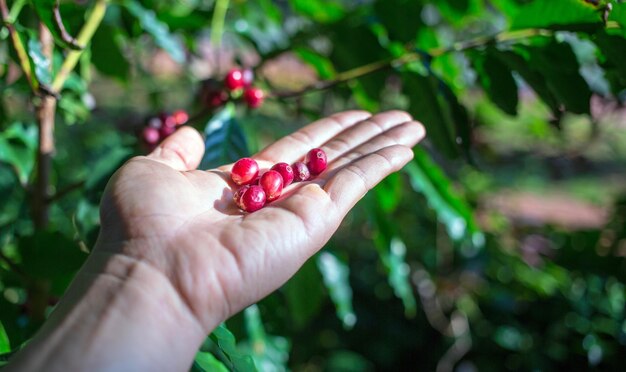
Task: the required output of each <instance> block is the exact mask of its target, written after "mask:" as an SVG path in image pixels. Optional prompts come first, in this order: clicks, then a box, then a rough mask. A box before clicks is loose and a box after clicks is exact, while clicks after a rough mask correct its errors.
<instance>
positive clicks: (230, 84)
mask: <svg viewBox="0 0 626 372" xmlns="http://www.w3.org/2000/svg"><path fill="white" fill-rule="evenodd" d="M224 86H225V87H226V88H227V89H228V90H237V89H241V88H243V86H244V82H243V72H242V71H241V70H240V69H238V68H234V69H232V70H230V71H228V73H227V74H226V77H225V78H224Z"/></svg>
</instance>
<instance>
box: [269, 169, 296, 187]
mask: <svg viewBox="0 0 626 372" xmlns="http://www.w3.org/2000/svg"><path fill="white" fill-rule="evenodd" d="M271 170H275V171H276V172H278V173H280V175H281V176H282V177H283V187H287V186H289V184H291V183H292V182H293V177H294V174H293V168H291V166H290V165H289V164H287V163H277V164H274V166H273V167H272V168H271Z"/></svg>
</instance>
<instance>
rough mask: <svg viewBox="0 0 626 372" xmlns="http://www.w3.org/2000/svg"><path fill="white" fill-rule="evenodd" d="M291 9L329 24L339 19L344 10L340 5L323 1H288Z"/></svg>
mask: <svg viewBox="0 0 626 372" xmlns="http://www.w3.org/2000/svg"><path fill="white" fill-rule="evenodd" d="M289 3H290V4H291V7H292V8H293V9H294V10H295V11H296V12H297V13H300V14H303V15H306V16H308V17H310V18H312V19H314V20H315V21H317V22H320V23H330V22H334V21H337V20H339V19H341V18H342V17H343V16H344V10H343V6H342V5H341V3H339V2H336V1H325V0H290V1H289Z"/></svg>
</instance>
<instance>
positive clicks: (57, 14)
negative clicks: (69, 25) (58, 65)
mask: <svg viewBox="0 0 626 372" xmlns="http://www.w3.org/2000/svg"><path fill="white" fill-rule="evenodd" d="M59 7H60V1H59V0H56V1H55V2H54V6H53V8H52V14H53V15H54V24H55V25H56V27H57V29H58V30H59V32H60V33H61V39H63V41H64V42H66V43H67V44H68V45H69V46H71V47H72V48H73V49H78V50H80V49H83V46H81V45H80V44H78V41H76V39H74V37H73V36H72V35H70V33H69V32H67V30H66V29H65V25H64V24H63V18H62V17H61V10H60V9H59Z"/></svg>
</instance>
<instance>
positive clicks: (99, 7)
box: [2, 0, 108, 92]
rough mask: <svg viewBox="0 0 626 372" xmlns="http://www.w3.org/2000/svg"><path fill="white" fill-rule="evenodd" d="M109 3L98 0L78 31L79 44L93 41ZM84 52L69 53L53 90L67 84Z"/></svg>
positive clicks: (105, 0)
mask: <svg viewBox="0 0 626 372" xmlns="http://www.w3.org/2000/svg"><path fill="white" fill-rule="evenodd" d="M2 1H3V0H2ZM107 3H108V0H98V1H97V2H96V4H95V5H94V7H93V10H92V11H91V14H89V17H88V18H87V21H86V22H85V25H84V26H83V28H82V29H81V30H80V32H79V33H78V37H77V38H76V42H77V43H78V45H87V44H89V41H91V38H92V37H93V35H94V34H95V33H96V30H97V29H98V26H100V23H101V22H102V18H104V13H106V9H107ZM82 53H83V51H82V50H72V51H71V52H69V53H68V54H67V57H65V60H64V61H63V64H62V65H61V69H60V70H59V72H58V74H57V75H56V77H55V78H54V81H53V82H52V85H51V86H50V89H51V90H52V91H53V92H59V91H61V89H62V88H63V84H65V81H66V80H67V78H68V77H69V76H70V73H71V72H72V70H74V67H76V64H77V63H78V60H79V58H80V56H81V55H82Z"/></svg>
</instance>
